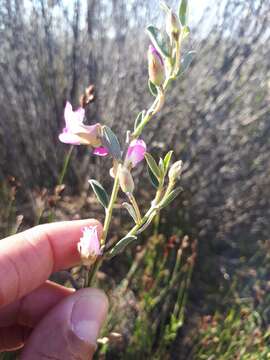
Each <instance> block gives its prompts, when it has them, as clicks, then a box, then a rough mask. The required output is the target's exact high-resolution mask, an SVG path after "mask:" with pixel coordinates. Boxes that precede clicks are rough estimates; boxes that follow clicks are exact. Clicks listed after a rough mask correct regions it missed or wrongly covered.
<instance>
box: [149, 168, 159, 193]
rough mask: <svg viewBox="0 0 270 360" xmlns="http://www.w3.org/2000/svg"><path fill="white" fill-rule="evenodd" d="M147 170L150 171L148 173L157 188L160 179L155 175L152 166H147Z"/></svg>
mask: <svg viewBox="0 0 270 360" xmlns="http://www.w3.org/2000/svg"><path fill="white" fill-rule="evenodd" d="M147 171H148V175H149V178H150V181H151V184H152V185H153V186H154V188H156V189H157V188H158V187H159V180H158V179H157V178H156V177H155V175H154V174H153V172H152V170H151V169H150V167H147Z"/></svg>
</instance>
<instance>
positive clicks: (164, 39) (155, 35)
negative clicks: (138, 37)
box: [146, 25, 171, 57]
mask: <svg viewBox="0 0 270 360" xmlns="http://www.w3.org/2000/svg"><path fill="white" fill-rule="evenodd" d="M146 31H147V33H148V35H149V37H150V40H151V42H152V43H153V45H154V47H155V48H156V49H157V50H158V51H159V52H160V53H161V54H162V55H163V56H166V57H171V46H170V39H169V36H168V35H167V34H166V33H162V32H161V31H160V30H159V29H158V28H156V27H155V26H153V25H149V26H147V28H146Z"/></svg>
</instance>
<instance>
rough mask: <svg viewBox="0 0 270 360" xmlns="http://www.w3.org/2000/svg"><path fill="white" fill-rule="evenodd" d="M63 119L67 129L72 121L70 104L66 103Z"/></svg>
mask: <svg viewBox="0 0 270 360" xmlns="http://www.w3.org/2000/svg"><path fill="white" fill-rule="evenodd" d="M64 118H65V121H66V127H69V124H70V122H72V119H73V111H72V105H71V103H70V102H68V101H67V103H66V107H65V111H64Z"/></svg>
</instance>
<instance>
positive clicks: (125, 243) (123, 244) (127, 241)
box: [106, 235, 137, 259]
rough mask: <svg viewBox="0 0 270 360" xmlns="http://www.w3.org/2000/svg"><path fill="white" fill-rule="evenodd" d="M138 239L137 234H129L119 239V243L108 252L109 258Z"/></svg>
mask: <svg viewBox="0 0 270 360" xmlns="http://www.w3.org/2000/svg"><path fill="white" fill-rule="evenodd" d="M136 239H137V236H134V235H129V236H125V237H124V238H123V239H121V240H119V241H118V243H117V244H116V245H115V246H114V247H113V248H112V249H111V250H110V251H109V252H108V253H106V257H107V259H111V258H113V257H114V256H115V255H118V254H120V253H121V252H122V251H124V249H125V248H126V247H127V246H128V245H129V244H131V243H132V242H133V241H135V240H136Z"/></svg>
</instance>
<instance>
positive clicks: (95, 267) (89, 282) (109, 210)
mask: <svg viewBox="0 0 270 360" xmlns="http://www.w3.org/2000/svg"><path fill="white" fill-rule="evenodd" d="M118 192H119V171H118V170H117V173H116V176H115V179H114V184H113V189H112V194H111V198H110V202H109V205H108V208H107V209H106V216H105V220H104V224H103V233H102V238H101V239H100V246H103V245H105V243H106V239H107V236H108V231H109V227H110V223H111V219H112V212H113V207H114V203H115V201H116V199H117V195H118ZM102 259H103V258H102V256H100V257H98V258H97V260H96V261H95V263H94V264H93V265H92V266H91V269H90V271H89V273H88V277H87V281H86V282H85V287H90V286H91V285H92V284H93V281H94V278H95V275H96V273H97V271H98V269H99V268H100V266H101V263H102Z"/></svg>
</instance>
